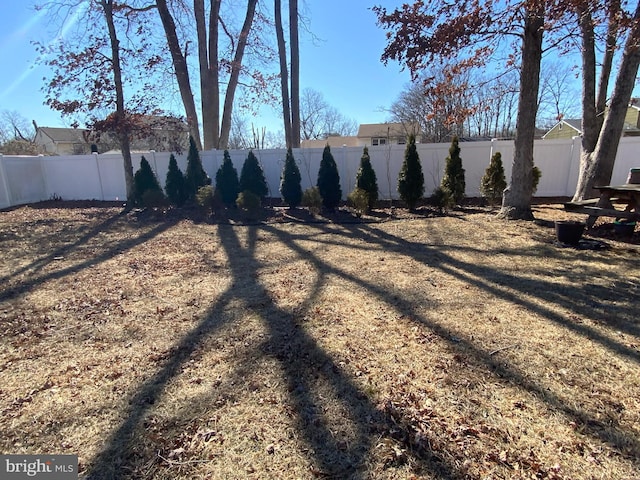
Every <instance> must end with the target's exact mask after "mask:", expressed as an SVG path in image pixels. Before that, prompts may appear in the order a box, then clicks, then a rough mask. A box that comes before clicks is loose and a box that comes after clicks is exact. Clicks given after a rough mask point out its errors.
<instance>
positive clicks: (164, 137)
mask: <svg viewBox="0 0 640 480" xmlns="http://www.w3.org/2000/svg"><path fill="white" fill-rule="evenodd" d="M138 120H139V125H140V128H139V130H138V131H137V132H134V133H133V134H132V139H131V149H132V150H140V151H144V150H146V151H148V150H155V151H157V152H182V151H185V150H186V149H187V148H188V146H189V127H188V125H187V124H186V123H185V122H183V121H181V120H179V119H176V118H172V117H162V116H151V115H140V116H139V117H138ZM34 143H35V144H36V145H37V146H38V148H39V149H40V150H41V151H42V152H44V154H45V155H86V154H89V153H91V151H92V150H91V147H92V145H94V146H97V148H98V152H100V153H105V152H107V151H110V152H114V151H119V142H118V140H117V139H116V138H115V136H114V135H112V134H110V133H101V134H98V133H96V132H92V131H90V130H86V129H82V128H53V127H38V128H37V130H36V136H35V140H34Z"/></svg>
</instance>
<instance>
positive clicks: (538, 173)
mask: <svg viewBox="0 0 640 480" xmlns="http://www.w3.org/2000/svg"><path fill="white" fill-rule="evenodd" d="M531 173H532V181H533V186H532V189H531V194H534V193H536V192H537V191H538V184H539V183H540V178H541V177H542V170H540V169H539V168H538V167H537V166H535V165H534V166H533V170H532V171H531Z"/></svg>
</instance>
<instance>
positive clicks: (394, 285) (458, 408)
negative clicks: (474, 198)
mask: <svg viewBox="0 0 640 480" xmlns="http://www.w3.org/2000/svg"><path fill="white" fill-rule="evenodd" d="M428 213H429V212H428V210H422V211H420V212H418V214H416V215H408V214H406V212H402V211H401V210H397V211H396V215H395V216H393V217H388V216H386V213H385V212H378V216H377V217H375V218H368V219H367V220H370V221H367V222H360V221H351V222H341V223H336V222H323V221H319V222H299V221H293V220H291V219H290V218H288V217H287V216H285V215H284V214H283V212H279V213H274V214H273V215H271V216H270V217H269V218H267V219H266V221H262V222H255V224H237V223H236V222H224V221H202V220H197V219H196V220H193V219H190V218H181V217H180V216H178V215H176V214H168V215H161V214H149V213H147V212H132V213H129V214H123V213H122V212H121V209H120V208H118V207H115V206H88V205H72V204H71V205H70V204H57V203H53V204H45V205H35V206H24V207H20V208H15V209H12V210H8V211H3V212H0V247H1V252H2V262H1V263H0V279H1V282H0V302H1V303H0V334H1V339H0V342H1V347H0V418H1V420H0V421H1V431H2V435H1V436H0V450H1V451H2V452H3V453H13V454H35V453H67V454H78V455H79V458H80V470H81V472H80V473H81V475H80V477H81V478H87V479H89V478H91V479H107V478H109V479H111V478H113V479H125V478H127V479H128V478H131V479H205V478H207V479H245V478H249V479H251V478H256V479H288V478H291V479H312V478H335V479H418V478H420V479H458V478H460V479H462V478H465V479H466V478H468V479H500V478H509V479H511V478H516V479H519V478H522V479H525V478H526V479H532V478H549V479H637V478H640V473H639V471H640V460H639V457H638V453H639V452H640V375H639V374H638V372H639V369H638V367H639V363H640V324H639V321H640V316H639V315H638V313H639V310H640V309H639V305H640V255H639V250H638V245H637V242H636V243H634V242H622V241H618V239H616V238H615V237H614V236H613V235H611V234H610V233H609V232H608V231H607V230H606V227H602V228H601V229H600V230H597V231H601V232H604V233H603V234H602V236H604V237H606V238H599V240H600V241H604V242H606V244H607V245H608V247H609V248H606V249H601V250H578V249H574V248H562V247H560V246H558V245H556V244H554V239H555V237H554V231H553V223H552V220H553V219H557V218H579V217H572V216H571V215H569V214H566V213H564V212H563V211H562V208H561V207H560V206H558V205H553V204H546V205H544V204H543V205H537V206H536V207H535V214H536V217H537V218H538V219H539V220H540V221H538V222H536V223H533V222H506V221H503V220H499V219H497V218H496V217H495V215H494V213H493V212H491V211H488V210H486V209H482V208H476V209H468V210H467V211H454V212H451V213H450V214H449V215H448V216H442V217H441V216H435V215H432V214H428ZM339 218H340V219H344V218H347V216H346V215H342V216H339ZM214 220H215V218H214ZM637 236H638V233H636V237H637Z"/></svg>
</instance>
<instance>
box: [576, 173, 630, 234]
mask: <svg viewBox="0 0 640 480" xmlns="http://www.w3.org/2000/svg"><path fill="white" fill-rule="evenodd" d="M595 188H596V189H597V190H599V191H600V197H599V198H592V199H589V200H583V201H581V202H567V203H565V204H564V208H565V210H567V211H569V212H576V213H585V214H587V215H589V217H588V218H587V222H586V223H587V227H588V228H591V227H592V226H593V224H594V223H596V220H597V219H598V217H614V218H616V219H625V220H630V221H632V220H640V184H638V183H624V184H622V185H604V186H600V187H595Z"/></svg>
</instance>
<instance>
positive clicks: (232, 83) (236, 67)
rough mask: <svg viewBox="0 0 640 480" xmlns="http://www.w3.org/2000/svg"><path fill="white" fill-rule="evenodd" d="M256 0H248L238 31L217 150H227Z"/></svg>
mask: <svg viewBox="0 0 640 480" xmlns="http://www.w3.org/2000/svg"><path fill="white" fill-rule="evenodd" d="M257 3H258V0H249V1H248V2H247V14H246V16H245V18H244V24H243V25H242V30H241V31H240V39H239V40H238V48H237V49H236V53H235V55H234V57H233V63H232V65H231V76H230V77H229V85H228V86H227V92H226V94H225V98H224V110H223V111H222V128H221V129H220V142H219V145H218V148H220V149H224V148H227V144H228V143H229V132H231V115H232V113H233V100H234V97H235V93H236V89H237V88H238V81H239V79H240V71H241V70H242V57H243V56H244V50H245V47H246V46H247V41H248V40H249V32H250V31H251V25H252V24H253V17H254V14H255V11H256V4H257Z"/></svg>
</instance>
